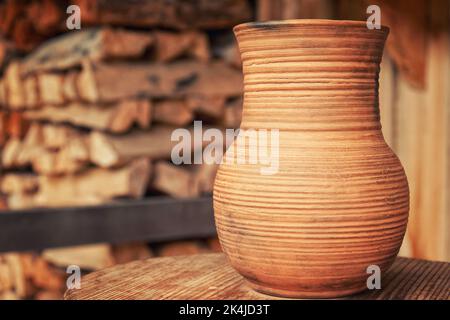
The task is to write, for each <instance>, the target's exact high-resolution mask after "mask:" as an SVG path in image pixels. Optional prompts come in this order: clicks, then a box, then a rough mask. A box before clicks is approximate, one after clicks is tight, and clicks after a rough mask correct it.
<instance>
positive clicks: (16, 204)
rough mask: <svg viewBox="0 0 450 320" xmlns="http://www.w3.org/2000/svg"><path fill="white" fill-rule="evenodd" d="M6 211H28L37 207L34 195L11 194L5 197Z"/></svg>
mask: <svg viewBox="0 0 450 320" xmlns="http://www.w3.org/2000/svg"><path fill="white" fill-rule="evenodd" d="M6 204H7V208H8V210H21V209H30V208H35V207H37V206H38V204H37V202H36V195H35V194H20V193H13V194H10V195H8V196H7V198H6Z"/></svg>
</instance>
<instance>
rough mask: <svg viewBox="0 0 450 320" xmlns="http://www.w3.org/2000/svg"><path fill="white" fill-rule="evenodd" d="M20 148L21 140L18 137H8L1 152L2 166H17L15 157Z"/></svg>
mask: <svg viewBox="0 0 450 320" xmlns="http://www.w3.org/2000/svg"><path fill="white" fill-rule="evenodd" d="M21 149H22V142H21V141H20V139H18V138H12V139H9V140H8V141H7V142H6V143H5V145H4V146H3V150H2V153H1V156H2V168H14V167H16V166H17V164H18V163H17V157H18V156H19V153H20V151H21Z"/></svg>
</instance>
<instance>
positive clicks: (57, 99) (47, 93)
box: [37, 73, 65, 105]
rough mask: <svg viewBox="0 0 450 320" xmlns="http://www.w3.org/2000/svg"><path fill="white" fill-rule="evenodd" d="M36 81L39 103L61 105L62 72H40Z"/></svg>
mask: <svg viewBox="0 0 450 320" xmlns="http://www.w3.org/2000/svg"><path fill="white" fill-rule="evenodd" d="M37 82H38V90H39V98H40V99H39V100H40V101H39V103H40V104H52V105H61V104H63V103H64V102H65V99H64V95H63V92H64V91H63V84H64V76H63V75H62V74H57V73H41V74H39V75H38V76H37Z"/></svg>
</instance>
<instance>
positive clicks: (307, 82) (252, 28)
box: [234, 20, 388, 132]
mask: <svg viewBox="0 0 450 320" xmlns="http://www.w3.org/2000/svg"><path fill="white" fill-rule="evenodd" d="M234 31H235V34H236V37H237V40H238V44H239V49H240V53H241V60H242V64H243V73H244V110H243V117H242V123H241V127H242V128H278V129H280V130H305V131H319V132H320V131H355V130H380V128H381V125H380V119H379V108H378V76H379V70H380V61H381V57H382V53H383V47H384V43H385V40H386V37H387V34H388V28H387V27H382V28H381V29H374V30H369V29H368V28H367V26H366V23H365V22H358V21H334V20H286V21H274V22H263V23H246V24H242V25H238V26H236V27H235V29H234Z"/></svg>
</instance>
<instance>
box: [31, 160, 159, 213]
mask: <svg viewBox="0 0 450 320" xmlns="http://www.w3.org/2000/svg"><path fill="white" fill-rule="evenodd" d="M150 172H151V167H150V163H149V161H148V160H147V159H145V158H141V159H136V160H134V161H132V162H131V163H130V164H128V165H127V166H125V167H123V168H119V169H114V170H108V169H101V168H93V169H88V170H85V171H83V172H81V173H79V174H76V175H66V176H61V177H53V176H40V179H39V191H38V193H37V196H36V202H37V203H38V204H39V205H41V206H64V205H77V204H80V203H82V202H84V204H86V205H88V204H99V203H104V202H106V201H107V200H109V199H113V198H115V197H133V198H139V197H141V196H142V195H143V194H144V192H145V190H146V188H147V183H148V179H149V177H150ZM81 199H82V200H83V201H81Z"/></svg>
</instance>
